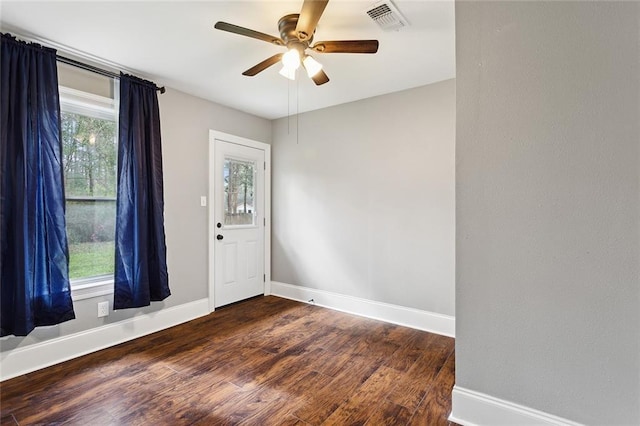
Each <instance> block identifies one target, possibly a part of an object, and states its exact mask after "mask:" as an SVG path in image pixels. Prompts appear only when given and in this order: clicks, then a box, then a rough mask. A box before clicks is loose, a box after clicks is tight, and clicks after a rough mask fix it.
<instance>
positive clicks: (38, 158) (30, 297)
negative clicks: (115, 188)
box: [0, 34, 75, 336]
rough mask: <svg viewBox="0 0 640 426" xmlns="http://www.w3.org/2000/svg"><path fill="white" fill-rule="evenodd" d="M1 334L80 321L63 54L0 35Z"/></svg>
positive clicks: (25, 331)
mask: <svg viewBox="0 0 640 426" xmlns="http://www.w3.org/2000/svg"><path fill="white" fill-rule="evenodd" d="M0 37H1V38H0V305H1V310H0V332H1V335H2V336H5V335H9V334H14V335H16V336H26V335H27V334H28V333H29V332H31V330H33V329H34V327H37V326H42V325H53V324H58V323H61V322H63V321H67V320H70V319H73V318H75V314H74V312H73V303H72V300H71V291H70V286H69V251H68V246H67V235H66V231H65V217H64V213H65V211H64V209H65V207H64V202H65V199H64V186H63V174H62V143H61V137H60V102H59V98H58V72H57V68H56V51H55V50H53V49H49V48H44V47H42V46H40V45H37V44H27V43H25V42H22V41H18V40H16V39H15V38H14V37H12V36H10V35H8V34H0Z"/></svg>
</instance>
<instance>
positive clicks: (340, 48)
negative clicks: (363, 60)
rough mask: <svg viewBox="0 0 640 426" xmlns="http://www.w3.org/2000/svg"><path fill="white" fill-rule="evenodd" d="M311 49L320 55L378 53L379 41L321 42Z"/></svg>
mask: <svg viewBox="0 0 640 426" xmlns="http://www.w3.org/2000/svg"><path fill="white" fill-rule="evenodd" d="M311 49H313V50H315V51H316V52H318V53H376V52H377V51H378V40H342V41H319V42H317V43H316V44H314V45H313V46H311Z"/></svg>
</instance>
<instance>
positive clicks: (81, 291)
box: [71, 277, 113, 302]
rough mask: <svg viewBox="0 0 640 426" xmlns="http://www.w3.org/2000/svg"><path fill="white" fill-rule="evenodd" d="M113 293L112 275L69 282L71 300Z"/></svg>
mask: <svg viewBox="0 0 640 426" xmlns="http://www.w3.org/2000/svg"><path fill="white" fill-rule="evenodd" d="M109 294H113V277H104V278H102V279H100V280H91V281H87V280H76V281H72V282H71V298H72V299H73V301H74V302H75V301H78V300H83V299H91V298H93V297H99V296H107V295H109Z"/></svg>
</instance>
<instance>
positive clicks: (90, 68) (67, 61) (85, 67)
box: [56, 55, 166, 93]
mask: <svg viewBox="0 0 640 426" xmlns="http://www.w3.org/2000/svg"><path fill="white" fill-rule="evenodd" d="M56 59H57V60H58V62H62V63H64V64H68V65H72V66H74V67H78V68H82V69H83V70H87V71H91V72H94V73H96V74H100V75H104V76H105V77H111V78H120V75H119V74H116V73H115V72H111V71H107V70H104V69H102V68H98V67H94V66H93V65H89V64H85V63H83V62H80V61H76V60H74V59H70V58H65V57H64V56H60V55H56ZM154 86H155V88H156V90H159V91H160V93H164V92H165V91H166V90H165V88H164V86H162V87H158V86H156V85H155V84H154Z"/></svg>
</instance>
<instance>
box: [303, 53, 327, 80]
mask: <svg viewBox="0 0 640 426" xmlns="http://www.w3.org/2000/svg"><path fill="white" fill-rule="evenodd" d="M302 63H303V64H304V69H306V70H307V75H308V76H309V78H311V77H313V76H314V75H316V74H318V73H319V72H320V70H321V69H322V64H321V63H320V62H318V61H316V60H315V59H313V58H312V57H311V56H307V57H306V58H304V61H302Z"/></svg>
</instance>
